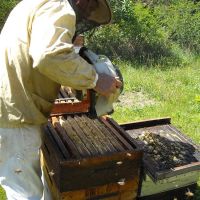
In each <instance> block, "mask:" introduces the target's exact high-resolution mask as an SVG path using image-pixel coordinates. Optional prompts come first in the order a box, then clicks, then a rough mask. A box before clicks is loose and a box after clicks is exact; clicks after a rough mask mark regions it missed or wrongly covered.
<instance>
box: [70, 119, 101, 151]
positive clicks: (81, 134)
mask: <svg viewBox="0 0 200 200" xmlns="http://www.w3.org/2000/svg"><path fill="white" fill-rule="evenodd" d="M67 120H68V121H69V123H70V124H71V126H73V127H74V129H75V130H76V131H77V133H78V135H79V137H80V138H81V139H82V141H83V143H84V145H85V146H86V147H87V148H88V149H89V151H90V153H91V155H95V154H97V153H98V151H97V150H96V148H95V146H94V144H93V143H91V140H90V138H88V137H86V136H85V133H84V132H83V129H82V128H81V127H80V126H79V123H78V121H77V120H75V119H72V117H70V116H68V117H67Z"/></svg>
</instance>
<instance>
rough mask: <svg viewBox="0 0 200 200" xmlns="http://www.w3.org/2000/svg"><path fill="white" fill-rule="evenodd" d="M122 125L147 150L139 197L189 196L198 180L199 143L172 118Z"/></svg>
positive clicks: (139, 145) (168, 197)
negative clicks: (182, 131) (174, 124)
mask: <svg viewBox="0 0 200 200" xmlns="http://www.w3.org/2000/svg"><path fill="white" fill-rule="evenodd" d="M113 123H114V122H113ZM121 128H122V129H123V130H124V131H126V133H127V134H128V135H129V136H130V137H132V139H133V140H134V143H135V145H136V146H138V148H142V149H143V151H144V156H143V165H144V171H145V173H144V179H143V181H142V183H141V191H140V194H139V196H140V199H141V200H143V199H144V200H145V199H149V200H150V199H154V200H156V199H163V200H168V199H174V198H175V199H181V200H184V199H190V198H188V197H187V196H186V195H187V194H188V191H190V190H191V189H194V186H195V185H196V183H197V181H198V179H199V171H200V152H199V146H197V145H196V144H194V143H193V142H192V141H191V140H190V139H189V138H187V137H186V136H185V135H184V134H182V133H181V132H180V131H179V130H178V129H177V128H176V127H174V126H173V125H172V124H171V119H170V118H162V119H153V120H145V121H139V122H132V123H126V124H121ZM158 186H159V187H158ZM179 191H180V193H179Z"/></svg>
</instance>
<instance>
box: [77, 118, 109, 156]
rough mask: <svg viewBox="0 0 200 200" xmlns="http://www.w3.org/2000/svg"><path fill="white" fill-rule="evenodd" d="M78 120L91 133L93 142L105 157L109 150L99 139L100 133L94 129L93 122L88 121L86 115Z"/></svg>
mask: <svg viewBox="0 0 200 200" xmlns="http://www.w3.org/2000/svg"><path fill="white" fill-rule="evenodd" d="M80 120H81V121H82V122H83V123H84V124H85V126H86V127H87V130H88V131H89V132H90V133H91V135H92V138H93V140H95V142H96V144H97V145H98V148H101V149H102V151H103V154H104V155H106V154H107V153H109V152H110V149H109V148H108V146H107V144H106V143H105V142H104V140H103V139H102V138H101V134H100V132H98V131H97V132H96V131H95V130H96V129H94V126H93V120H89V117H87V116H86V115H82V116H81V117H80Z"/></svg>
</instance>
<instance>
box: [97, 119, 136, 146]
mask: <svg viewBox="0 0 200 200" xmlns="http://www.w3.org/2000/svg"><path fill="white" fill-rule="evenodd" d="M100 120H101V121H102V122H103V123H104V124H105V125H106V126H107V127H108V128H109V129H110V130H111V131H112V133H114V134H115V136H116V137H117V138H118V140H119V141H120V142H121V143H122V144H123V146H124V148H125V149H127V150H133V149H135V148H134V147H133V146H132V145H131V144H130V143H129V142H128V141H127V140H126V139H125V138H123V137H122V136H121V135H120V134H119V133H118V132H117V131H116V130H115V129H114V128H113V127H112V126H111V125H110V124H109V123H108V122H107V121H106V120H105V119H104V118H100Z"/></svg>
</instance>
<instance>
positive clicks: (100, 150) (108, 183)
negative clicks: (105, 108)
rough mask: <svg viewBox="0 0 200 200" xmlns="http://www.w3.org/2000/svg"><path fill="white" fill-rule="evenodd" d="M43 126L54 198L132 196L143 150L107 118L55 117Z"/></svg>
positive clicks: (47, 172) (112, 199)
mask: <svg viewBox="0 0 200 200" xmlns="http://www.w3.org/2000/svg"><path fill="white" fill-rule="evenodd" d="M44 129H45V135H44V143H43V146H42V153H43V157H44V159H43V163H44V164H43V168H44V173H45V176H46V179H47V182H48V184H49V187H50V189H51V192H52V194H53V196H54V199H56V200H57V199H58V200H59V199H65V200H68V199H74V200H75V199H76V200H79V199H80V200H86V199H91V200H92V199H109V200H115V199H116V200H117V199H124V200H129V199H130V200H131V199H135V198H136V196H137V192H138V185H139V175H140V165H141V160H142V151H141V150H139V149H138V148H137V147H136V146H135V144H134V143H133V142H131V141H130V140H129V139H130V138H129V137H128V136H127V134H125V135H124V132H121V131H120V130H118V129H116V128H115V127H113V126H112V124H110V123H109V121H108V120H107V118H91V117H89V116H88V115H87V114H79V115H77V114H75V115H66V116H57V117H53V118H52V121H50V122H49V123H48V125H47V126H45V128H44Z"/></svg>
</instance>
